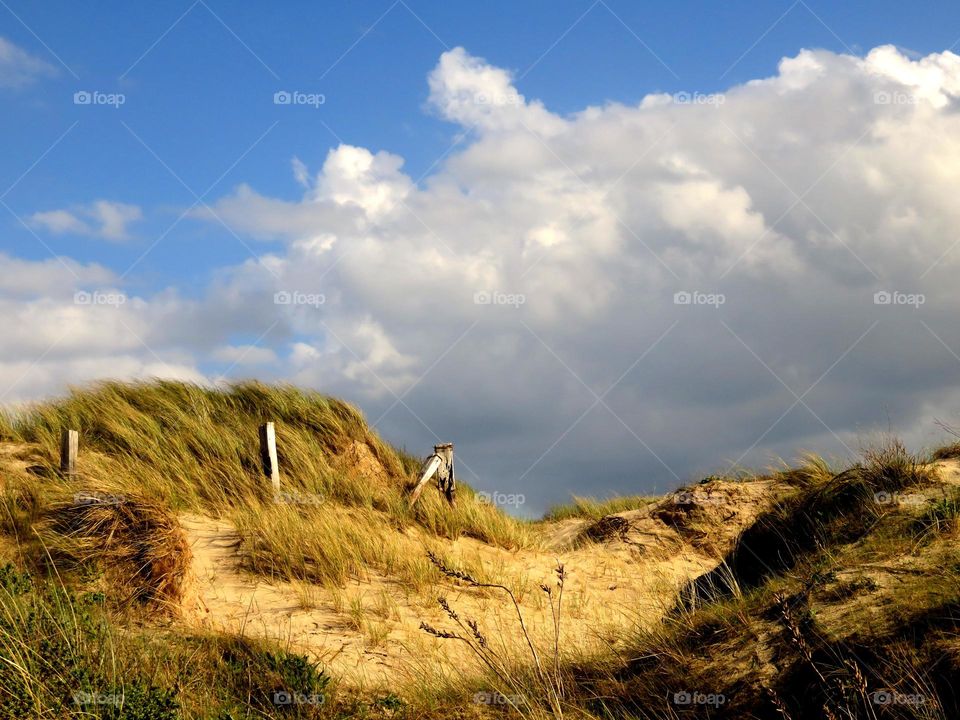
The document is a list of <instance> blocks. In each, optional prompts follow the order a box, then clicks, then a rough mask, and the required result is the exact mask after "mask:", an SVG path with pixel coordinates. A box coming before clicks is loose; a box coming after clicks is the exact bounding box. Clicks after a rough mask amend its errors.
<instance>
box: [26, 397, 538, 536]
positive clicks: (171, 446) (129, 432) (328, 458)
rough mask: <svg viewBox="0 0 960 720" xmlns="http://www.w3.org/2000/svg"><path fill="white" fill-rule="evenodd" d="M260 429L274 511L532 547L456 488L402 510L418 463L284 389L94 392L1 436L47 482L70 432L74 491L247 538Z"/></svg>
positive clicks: (262, 493) (346, 411) (351, 415)
mask: <svg viewBox="0 0 960 720" xmlns="http://www.w3.org/2000/svg"><path fill="white" fill-rule="evenodd" d="M265 421H274V422H276V424H277V425H276V427H277V447H278V455H279V464H280V472H281V491H282V493H284V495H283V496H281V498H280V504H286V505H290V507H288V508H287V510H289V511H296V510H297V509H298V506H299V505H307V506H309V505H310V504H311V503H309V502H300V500H301V499H303V498H309V499H316V500H317V501H318V502H322V503H323V505H324V506H326V507H351V508H356V509H357V510H358V511H359V513H358V516H359V515H363V514H364V512H366V522H367V523H368V524H369V522H372V520H373V518H382V517H383V516H384V515H385V516H386V517H387V519H388V524H394V525H399V526H405V525H408V524H413V525H419V526H420V527H422V528H424V529H425V530H427V531H429V532H431V533H433V534H436V535H439V536H443V537H447V538H456V537H459V536H461V535H467V536H470V537H475V538H477V539H479V540H482V541H484V542H488V543H492V544H497V545H501V546H504V547H508V548H516V547H521V546H524V545H529V544H530V543H531V542H532V541H533V537H532V533H531V532H530V529H529V527H528V525H527V524H526V523H523V522H521V521H518V520H515V519H513V518H511V517H509V516H507V515H505V514H504V513H502V512H500V511H498V510H497V509H496V508H493V507H490V506H488V505H485V504H483V503H479V502H477V501H476V499H475V497H474V493H473V492H472V491H471V490H470V488H468V487H466V486H464V487H463V490H462V492H461V493H460V495H459V498H458V502H457V504H456V506H455V507H454V508H450V507H449V506H448V505H446V504H445V503H440V502H439V501H438V498H436V497H433V496H435V495H437V493H429V492H428V493H425V494H424V496H423V498H422V499H421V502H420V503H419V504H418V505H417V507H416V508H414V509H413V510H411V509H410V508H409V507H408V502H407V489H408V486H409V484H410V482H411V480H412V478H413V475H414V474H415V472H416V470H417V468H418V467H419V464H420V461H419V460H418V459H417V458H415V457H413V456H412V455H411V454H410V453H408V452H406V451H402V450H396V449H394V448H392V447H391V446H390V445H388V444H387V443H385V442H384V441H383V440H381V439H380V438H379V436H378V435H377V434H376V433H375V432H374V431H373V430H372V429H371V428H370V427H369V426H368V425H367V423H366V421H365V420H364V418H363V416H362V415H361V413H360V412H359V411H358V410H357V409H356V408H354V407H353V406H351V405H349V404H347V403H344V402H342V401H340V400H337V399H335V398H331V397H328V396H325V395H322V394H320V393H317V392H314V391H309V390H302V389H299V388H295V387H291V386H285V385H276V386H270V385H263V384H260V383H256V382H245V383H240V384H237V385H233V386H230V387H227V388H222V389H214V388H209V387H201V386H198V385H192V384H189V383H181V382H173V381H153V382H141V383H119V382H108V383H102V384H99V385H96V386H93V387H91V388H87V389H79V390H74V391H73V392H72V393H71V394H70V395H69V396H67V397H66V398H64V399H60V400H56V401H52V402H48V403H44V404H41V405H38V406H35V407H33V408H30V409H29V410H27V411H25V412H23V413H21V414H20V415H19V416H18V417H16V418H15V420H14V422H13V428H12V433H13V434H15V435H16V436H17V438H18V439H20V440H22V441H26V442H31V443H37V444H38V445H39V446H40V449H41V453H42V454H43V455H44V457H45V461H46V464H47V465H48V467H49V468H50V469H51V470H50V471H51V473H52V472H53V469H54V468H56V467H57V464H58V457H59V442H60V440H59V438H60V432H61V430H62V429H63V428H73V429H77V430H79V431H80V437H81V453H80V461H79V469H80V477H79V478H78V479H77V481H76V483H75V489H81V490H82V489H83V487H84V484H85V483H86V484H95V485H98V486H109V487H110V488H112V489H113V491H114V492H116V493H118V494H121V495H125V494H127V493H128V491H129V492H130V493H132V492H136V493H137V494H138V495H142V496H144V497H146V498H150V499H152V500H154V501H156V502H159V503H163V504H166V505H167V506H169V507H170V508H171V510H172V511H184V510H189V511H195V512H201V513H206V514H209V515H213V516H221V515H226V516H233V515H235V514H237V513H242V514H243V516H244V521H245V527H247V528H248V529H251V528H253V527H254V526H255V525H256V518H252V517H251V516H250V508H264V507H269V506H270V505H271V504H276V501H277V498H275V497H274V493H273V490H272V488H271V487H270V484H269V482H268V481H267V480H266V479H265V478H264V477H263V473H262V470H261V466H260V456H259V437H258V428H259V426H260V424H261V423H262V422H265ZM358 457H359V458H360V462H359V463H358V461H357V458H358ZM364 463H366V465H364ZM371 465H372V466H374V467H373V470H372V471H371V470H370V466H371ZM371 472H372V475H371ZM291 499H292V503H291V502H289V501H291ZM299 509H301V510H309V507H306V508H299ZM264 529H266V528H264ZM322 540H323V538H321V539H320V541H322Z"/></svg>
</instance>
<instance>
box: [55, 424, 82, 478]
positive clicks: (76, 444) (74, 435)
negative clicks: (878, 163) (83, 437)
mask: <svg viewBox="0 0 960 720" xmlns="http://www.w3.org/2000/svg"><path fill="white" fill-rule="evenodd" d="M79 449H80V433H79V432H77V431H76V430H63V431H61V433H60V472H62V473H63V474H64V475H76V473H77V452H78V451H79Z"/></svg>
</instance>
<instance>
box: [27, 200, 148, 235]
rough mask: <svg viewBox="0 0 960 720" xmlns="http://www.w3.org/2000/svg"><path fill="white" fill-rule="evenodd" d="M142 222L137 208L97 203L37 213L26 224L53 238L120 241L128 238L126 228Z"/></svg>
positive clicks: (115, 203) (104, 201) (106, 202)
mask: <svg viewBox="0 0 960 720" xmlns="http://www.w3.org/2000/svg"><path fill="white" fill-rule="evenodd" d="M142 218H143V211H142V210H141V209H140V207H139V206H137V205H128V204H126V203H121V202H112V201H110V200H97V201H95V202H92V203H90V204H89V205H78V206H75V207H72V208H70V209H60V210H47V211H44V212H37V213H34V214H33V215H31V216H30V218H29V222H30V224H31V225H34V226H36V227H41V228H45V229H46V230H48V231H49V232H51V233H53V234H54V235H64V234H71V235H89V236H92V237H99V238H103V239H104V240H112V241H121V240H126V239H128V238H129V232H128V228H127V225H129V224H130V223H133V222H136V221H137V220H140V219H142Z"/></svg>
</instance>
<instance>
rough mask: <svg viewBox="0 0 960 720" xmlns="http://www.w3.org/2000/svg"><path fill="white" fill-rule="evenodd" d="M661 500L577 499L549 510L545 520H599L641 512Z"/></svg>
mask: <svg viewBox="0 0 960 720" xmlns="http://www.w3.org/2000/svg"><path fill="white" fill-rule="evenodd" d="M659 499H660V498H656V497H651V496H648V495H628V496H623V497H621V496H617V497H612V498H607V499H606V500H596V499H594V498H587V497H577V496H574V498H573V500H572V501H571V502H569V503H567V504H565V505H554V506H553V507H551V508H550V509H549V510H547V512H546V514H545V515H544V517H543V519H544V520H545V521H546V522H557V521H560V520H568V519H571V518H574V519H585V520H599V519H600V518H602V517H605V516H607V515H613V514H615V513H621V512H626V511H628V510H640V509H642V508H644V507H646V506H647V505H650V504H652V503H654V502H657V501H658V500H659Z"/></svg>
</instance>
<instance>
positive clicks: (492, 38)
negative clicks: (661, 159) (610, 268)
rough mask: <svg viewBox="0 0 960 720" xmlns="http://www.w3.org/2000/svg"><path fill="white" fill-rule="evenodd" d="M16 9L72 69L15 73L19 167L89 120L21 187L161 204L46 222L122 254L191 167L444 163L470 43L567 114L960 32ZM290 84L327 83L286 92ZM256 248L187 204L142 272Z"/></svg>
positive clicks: (406, 9) (699, 7) (855, 15)
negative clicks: (131, 214) (103, 235)
mask: <svg viewBox="0 0 960 720" xmlns="http://www.w3.org/2000/svg"><path fill="white" fill-rule="evenodd" d="M3 10H4V12H3V14H2V17H3V24H2V25H0V28H2V32H3V34H4V36H5V37H6V38H7V39H9V40H10V41H12V42H14V43H15V44H17V45H18V46H19V47H21V48H24V49H26V50H27V51H28V52H30V53H32V54H33V55H35V56H36V57H38V58H40V59H42V60H45V61H46V62H48V63H50V65H51V66H53V67H55V68H56V71H57V77H55V78H53V79H51V80H49V81H45V82H43V83H42V84H39V83H38V84H33V85H31V86H29V87H25V88H21V89H17V90H13V91H7V92H5V93H4V98H3V100H4V108H5V112H4V113H3V116H2V117H0V131H2V132H3V133H4V135H5V136H6V137H7V138H9V139H10V140H12V142H9V141H8V143H7V148H6V152H5V158H4V162H3V165H4V168H5V170H6V173H5V180H6V182H7V185H9V184H10V183H12V182H14V181H15V180H16V178H17V177H18V176H19V174H20V173H21V172H23V171H25V170H26V169H28V168H29V167H30V166H31V165H32V164H33V162H34V161H35V160H36V159H37V157H38V155H39V154H40V153H42V152H44V151H45V150H46V149H47V148H48V147H49V146H50V145H51V144H52V143H53V142H54V141H56V139H57V138H58V137H60V136H61V134H63V133H64V132H66V131H67V130H68V128H70V127H71V126H72V125H73V123H76V126H73V129H72V130H70V131H69V133H68V135H67V136H66V137H64V139H63V141H62V142H61V143H59V144H58V145H57V147H56V148H55V149H54V150H53V151H51V152H50V154H49V155H48V156H46V157H45V158H44V160H43V161H42V162H41V163H39V164H38V165H37V166H36V167H35V168H34V169H33V170H32V171H31V172H30V173H29V175H27V176H26V177H25V178H24V179H23V180H22V181H21V182H20V183H19V184H18V186H17V187H16V188H15V189H14V190H13V191H12V192H11V193H10V195H9V196H7V198H6V199H5V200H6V202H7V203H8V204H9V205H10V206H11V208H12V209H13V210H14V211H15V212H16V213H17V214H18V215H21V216H27V215H30V214H32V213H34V212H38V211H42V210H46V209H48V208H50V207H61V206H66V205H71V204H76V203H85V202H88V201H89V200H90V199H91V197H92V196H97V197H109V198H111V199H115V200H120V201H123V202H126V203H132V204H137V205H141V206H143V207H144V208H145V216H146V217H145V220H144V221H143V222H141V223H137V225H136V228H135V230H132V232H134V233H135V238H134V241H133V242H128V243H124V244H123V245H121V246H118V245H116V244H114V245H104V244H102V243H99V242H94V241H84V240H82V239H81V240H80V241H79V242H78V240H77V238H75V237H61V238H56V237H53V238H51V237H44V238H43V239H44V241H45V242H46V243H47V244H48V245H49V247H50V248H51V249H52V250H53V251H54V252H56V253H66V252H69V254H70V255H72V256H73V257H76V258H78V259H83V260H96V261H98V262H102V263H104V264H106V265H108V266H109V267H112V268H114V269H117V270H118V271H121V272H122V271H123V270H124V269H126V267H127V266H129V264H130V263H132V262H133V261H134V260H136V258H137V257H138V256H139V254H140V253H142V251H143V250H145V249H146V248H147V247H149V245H150V243H151V242H152V241H153V240H154V239H156V237H158V236H159V235H160V234H162V233H163V232H164V231H165V230H166V228H167V227H168V226H169V225H170V223H172V221H173V220H174V219H175V218H176V216H177V215H178V214H179V212H180V211H182V209H183V208H185V207H186V206H189V205H190V204H192V203H193V202H194V200H195V197H194V196H193V195H192V194H191V193H190V191H189V190H188V189H187V188H185V187H184V185H183V184H182V183H181V182H180V180H182V181H183V183H185V184H186V185H187V186H189V188H190V189H192V190H193V191H194V192H196V193H198V194H200V193H203V192H205V191H206V190H207V189H208V188H210V187H211V185H212V184H213V183H214V182H216V183H217V184H216V185H215V186H213V188H212V190H211V195H210V196H208V200H209V199H210V198H215V197H216V196H217V195H218V194H219V193H223V192H225V191H227V190H228V189H229V188H231V187H232V186H233V185H235V184H237V183H241V182H250V183H252V184H254V185H255V186H256V187H257V189H258V190H260V191H262V192H264V193H267V194H272V195H276V196H280V197H288V198H291V199H293V198H294V197H297V196H298V195H299V188H298V187H297V186H296V184H295V183H294V182H293V181H292V178H291V175H290V172H289V161H290V158H291V157H293V156H296V157H299V158H300V159H301V160H303V161H304V162H305V163H306V164H307V165H309V166H311V167H315V166H317V165H319V164H320V163H321V162H322V160H323V158H324V156H325V155H326V153H327V151H328V150H329V149H330V148H331V147H334V146H336V145H337V144H338V143H339V142H340V141H341V140H342V141H343V142H346V143H350V144H354V145H361V146H364V147H368V148H371V149H373V150H387V151H389V152H392V153H396V154H398V155H400V156H402V157H403V158H404V159H405V169H406V171H407V173H408V174H410V175H411V176H413V177H415V178H416V177H420V176H421V175H423V173H425V172H429V171H430V169H431V166H432V165H433V163H434V162H435V161H436V160H437V159H438V158H440V157H441V156H443V155H444V153H445V152H446V151H447V150H448V149H449V147H450V144H451V142H452V141H453V140H454V139H455V137H456V133H457V132H458V130H459V128H456V127H453V126H451V124H450V123H448V122H444V121H443V120H442V119H440V118H437V117H436V115H435V114H433V113H430V112H429V111H428V110H426V109H425V103H426V99H427V94H428V89H427V86H426V82H425V77H426V75H427V73H428V72H429V71H430V69H431V68H432V67H433V66H434V65H435V64H436V61H437V58H438V56H439V55H440V53H442V52H443V51H444V50H447V49H449V48H452V47H456V46H463V47H465V48H466V49H468V50H469V51H470V53H471V54H473V55H477V56H480V57H483V58H486V59H487V60H489V61H490V62H492V63H494V64H495V65H498V66H500V67H504V68H509V69H512V70H514V71H515V73H516V74H517V75H522V79H520V80H518V82H517V87H518V89H519V90H520V91H521V92H523V93H524V94H525V95H528V96H531V97H536V98H540V99H542V100H543V101H544V103H545V104H546V105H547V106H548V107H550V108H551V109H552V110H553V111H554V112H558V113H561V114H562V113H568V112H574V111H577V110H579V109H581V108H583V107H585V106H587V105H600V104H603V103H604V102H608V101H618V102H623V103H636V102H638V101H639V99H640V98H642V97H643V96H644V95H646V94H648V93H651V92H656V91H666V92H677V91H682V90H688V91H702V92H716V91H719V90H722V89H724V88H725V87H728V86H730V85H732V84H735V83H738V82H743V81H745V80H749V79H751V78H757V77H765V76H768V75H770V74H772V73H773V72H774V70H775V67H776V64H777V62H778V61H779V59H780V58H781V57H783V56H785V55H790V54H793V53H795V52H796V51H797V50H799V49H800V48H827V49H831V50H834V51H837V52H843V51H846V50H848V49H850V50H853V51H855V52H862V51H863V50H864V49H869V48H872V47H874V46H876V45H881V44H885V43H894V44H897V45H900V46H902V47H904V48H908V49H910V50H913V51H916V52H918V53H921V54H926V53H928V52H933V51H939V50H943V49H945V48H948V47H950V46H951V45H954V44H955V43H956V42H957V40H958V39H960V8H957V7H956V6H951V4H949V3H935V4H932V5H928V6H927V9H926V12H916V11H915V10H913V9H908V8H907V7H906V6H905V5H904V4H903V3H894V2H871V3H855V2H852V3H843V4H838V3H817V2H809V3H786V2H784V3H764V4H760V5H758V4H757V3H753V2H732V3H707V2H700V3H697V2H678V3H659V4H652V5H651V4H638V3H631V2H616V1H612V2H604V3H593V2H525V3H513V2H490V3H446V2H419V3H418V2H408V3H394V2H392V1H391V2H362V3H361V2H336V3H306V2H304V3H300V2H292V3H283V4H278V5H272V6H264V5H262V4H255V3H216V2H200V3H191V2H184V3H152V4H148V5H137V6H132V5H130V4H129V3H119V2H104V3H98V4H97V5H96V6H93V7H89V6H81V5H77V4H76V3H70V2H64V3H56V2H42V3H22V2H19V3H18V2H13V1H10V2H8V3H6V7H5V8H4V9H3ZM934 19H935V21H933V20H934ZM778 21H779V22H778ZM44 45H46V46H47V47H46V48H45V47H44ZM48 48H49V49H48ZM78 89H80V90H84V89H85V90H91V91H92V90H99V91H101V92H105V93H123V95H124V96H125V104H124V105H123V106H122V107H120V108H119V109H113V108H112V107H102V108H91V107H86V106H75V105H73V97H72V96H73V93H74V92H75V91H76V90H78ZM278 89H279V90H282V89H288V90H294V89H300V90H302V91H304V92H314V93H322V94H323V95H324V96H325V100H326V102H325V104H324V105H323V106H321V107H320V108H319V109H314V108H312V107H302V108H288V107H283V106H280V107H278V106H275V105H274V104H273V102H272V97H273V93H274V92H276V91H277V90H278ZM274 123H276V125H274ZM124 124H126V125H127V126H128V127H129V129H127V127H124ZM271 128H272V129H271ZM268 131H269V132H268ZM134 133H135V134H136V136H139V138H140V139H141V140H142V141H143V143H145V144H146V145H147V146H149V149H147V148H146V147H144V145H143V144H141V142H140V140H138V139H137V138H136V137H134ZM264 133H268V134H267V135H266V136H265V137H263V139H262V140H260V142H259V143H257V140H258V139H259V138H261V136H263V134H264ZM254 143H257V144H256V146H255V147H254V148H253V149H252V150H250V151H249V153H248V154H246V155H244V157H243V159H242V160H240V161H239V162H237V161H238V158H239V157H240V155H241V154H242V153H244V152H246V151H247V150H248V149H249V148H250V147H251V146H252V145H253V144H254ZM151 151H152V152H153V153H156V155H157V156H158V157H159V159H158V158H157V157H154V156H153V154H152V153H151ZM161 161H162V162H161ZM234 163H237V164H236V165H234ZM164 164H166V165H167V166H168V167H164ZM231 167H232V169H231ZM168 168H169V169H168ZM225 172H226V174H225V175H224V173H225ZM174 174H176V175H177V176H179V178H180V180H178V179H176V178H175V177H174ZM5 187H6V186H5ZM4 223H5V225H6V227H5V233H4V243H5V246H6V247H9V248H11V249H13V250H15V251H16V253H17V254H18V255H21V256H23V257H29V258H34V259H42V258H45V257H47V256H49V251H48V250H47V249H46V248H44V247H43V246H42V245H40V244H39V243H38V242H37V241H36V239H35V238H34V237H32V236H31V235H30V233H29V232H27V231H26V230H25V229H24V228H23V227H22V226H21V225H20V223H19V222H18V221H17V220H16V219H14V218H13V217H11V216H9V214H8V216H7V217H6V218H5V220H4ZM184 252H189V254H190V258H191V262H190V263H189V265H188V266H185V265H184V263H183V262H182V259H183V254H184ZM248 256H249V251H248V250H247V248H245V247H243V245H242V244H240V243H239V242H237V240H236V239H235V238H233V237H232V236H231V235H230V233H228V232H227V231H226V230H224V229H223V228H217V227H213V226H209V225H203V226H198V225H197V224H196V223H190V222H184V223H182V224H180V225H179V226H178V227H176V228H175V229H174V230H173V231H171V232H170V233H169V235H168V236H166V237H165V239H164V241H163V242H162V243H160V244H158V245H157V247H156V248H155V249H154V250H152V251H151V252H150V254H149V258H148V259H149V261H148V262H144V263H142V264H141V265H140V266H138V268H137V272H136V273H135V274H134V275H133V276H132V277H131V278H130V281H131V282H133V283H135V284H136V285H137V287H142V288H145V289H147V288H149V289H156V288H159V287H162V286H164V285H166V284H169V283H172V282H175V283H178V284H180V283H183V281H184V280H192V281H196V282H203V281H204V280H203V278H204V276H205V275H206V274H207V273H209V272H210V271H211V270H213V269H215V268H216V267H218V266H221V265H223V264H227V263H233V262H239V261H241V260H243V259H244V258H245V257H248Z"/></svg>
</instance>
